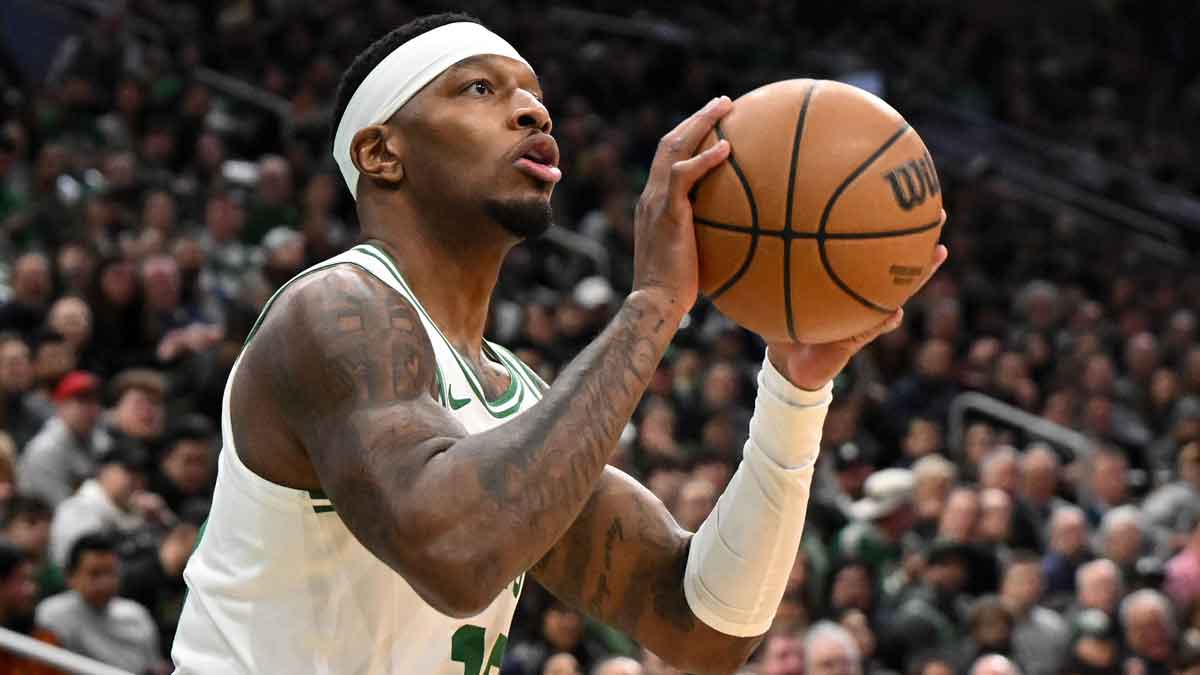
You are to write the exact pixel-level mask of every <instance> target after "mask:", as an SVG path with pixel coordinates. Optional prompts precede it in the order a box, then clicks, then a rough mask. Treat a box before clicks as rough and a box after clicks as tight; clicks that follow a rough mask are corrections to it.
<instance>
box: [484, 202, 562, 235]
mask: <svg viewBox="0 0 1200 675" xmlns="http://www.w3.org/2000/svg"><path fill="white" fill-rule="evenodd" d="M483 211H484V213H486V214H487V215H488V217H489V218H491V219H492V220H494V221H496V222H497V223H499V224H500V226H501V227H503V228H504V229H506V230H508V231H509V232H512V233H513V234H515V235H517V236H518V237H521V238H522V239H536V238H538V237H540V236H542V235H543V234H545V233H546V230H548V229H550V226H551V225H553V224H554V211H553V210H552V209H551V208H550V202H549V201H548V200H545V201H543V200H541V199H511V200H499V199H489V200H487V201H485V202H484V203H483Z"/></svg>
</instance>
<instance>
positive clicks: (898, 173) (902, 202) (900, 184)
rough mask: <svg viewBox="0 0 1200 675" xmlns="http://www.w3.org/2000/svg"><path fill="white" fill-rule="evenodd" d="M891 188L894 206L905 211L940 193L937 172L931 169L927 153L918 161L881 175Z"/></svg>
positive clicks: (911, 161) (931, 165) (931, 164)
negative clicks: (894, 201) (894, 199)
mask: <svg viewBox="0 0 1200 675" xmlns="http://www.w3.org/2000/svg"><path fill="white" fill-rule="evenodd" d="M883 178H884V180H886V181H887V182H888V183H889V184H890V185H891V186H892V196H894V197H895V198H896V205H897V206H899V207H900V208H901V209H904V210H905V211H911V210H913V209H914V208H916V207H918V206H920V205H921V204H924V203H925V200H926V199H929V198H930V197H932V196H933V195H936V194H938V193H939V192H941V191H942V186H941V185H940V184H938V177H937V170H936V169H934V167H933V159H932V158H931V157H930V156H929V153H925V156H924V157H922V158H920V159H911V160H909V161H907V162H905V163H903V164H901V165H900V166H898V167H896V168H894V169H892V170H891V171H888V172H887V173H885V174H883Z"/></svg>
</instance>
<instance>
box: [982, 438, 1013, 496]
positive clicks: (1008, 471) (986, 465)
mask: <svg viewBox="0 0 1200 675" xmlns="http://www.w3.org/2000/svg"><path fill="white" fill-rule="evenodd" d="M1018 467H1019V462H1018V457H1017V451H1016V450H1015V449H1014V448H1013V447H1012V446H1008V445H1004V446H1000V447H998V448H996V449H995V450H992V451H991V452H989V453H988V454H987V456H986V457H984V458H983V462H981V463H980V464H979V483H980V485H981V486H983V487H985V488H996V489H997V490H1003V491H1004V492H1005V493H1007V494H1009V495H1015V494H1017V484H1018V483H1019V482H1020V473H1019V468H1018Z"/></svg>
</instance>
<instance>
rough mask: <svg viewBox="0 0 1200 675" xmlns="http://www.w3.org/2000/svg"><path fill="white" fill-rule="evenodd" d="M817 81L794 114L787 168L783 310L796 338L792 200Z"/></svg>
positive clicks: (792, 335)
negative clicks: (793, 293)
mask: <svg viewBox="0 0 1200 675" xmlns="http://www.w3.org/2000/svg"><path fill="white" fill-rule="evenodd" d="M816 89H817V83H816V82H813V83H812V84H811V85H809V87H808V91H807V92H805V93H804V102H803V103H801V104H800V114H799V115H797V116H796V133H795V135H793V137H792V166H791V168H790V169H789V170H788V188H787V213H785V214H784V217H783V312H784V317H785V318H786V319H787V332H788V337H790V338H792V341H793V342H797V341H798V340H797V339H796V325H795V321H794V319H793V315H792V238H791V236H790V235H791V234H792V201H793V196H794V193H795V188H796V164H797V160H798V159H799V157H800V138H801V137H803V136H804V119H805V118H806V117H808V104H809V102H810V101H812V95H813V92H814V91H816Z"/></svg>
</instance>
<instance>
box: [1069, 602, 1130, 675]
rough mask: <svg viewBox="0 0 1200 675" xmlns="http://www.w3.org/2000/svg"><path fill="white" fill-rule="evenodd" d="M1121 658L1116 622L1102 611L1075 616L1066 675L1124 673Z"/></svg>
mask: <svg viewBox="0 0 1200 675" xmlns="http://www.w3.org/2000/svg"><path fill="white" fill-rule="evenodd" d="M1120 655H1121V652H1120V645H1119V643H1118V635H1117V627H1116V622H1115V621H1114V620H1113V619H1112V618H1111V617H1110V616H1109V615H1108V614H1105V613H1104V612H1102V611H1100V610H1098V609H1088V610H1084V611H1082V612H1080V613H1079V614H1078V615H1077V616H1076V617H1075V625H1074V628H1073V635H1072V639H1071V645H1070V647H1069V649H1068V652H1067V654H1066V664H1065V665H1064V666H1063V669H1062V672H1063V673H1064V675H1100V674H1101V673H1113V672H1121V671H1120V664H1119V659H1120Z"/></svg>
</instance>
